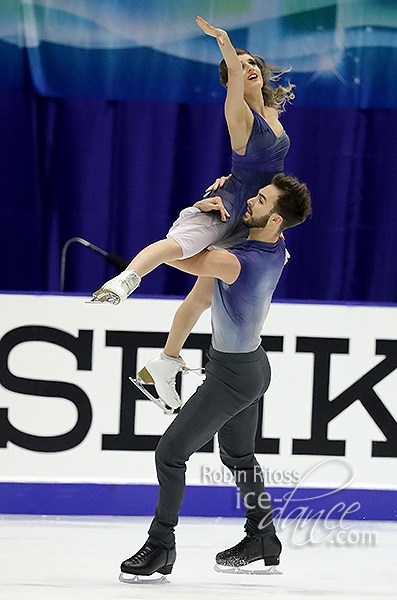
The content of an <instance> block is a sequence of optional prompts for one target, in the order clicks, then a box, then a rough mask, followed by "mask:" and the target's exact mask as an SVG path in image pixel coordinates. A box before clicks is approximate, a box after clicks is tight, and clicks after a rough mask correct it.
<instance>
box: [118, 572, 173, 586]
mask: <svg viewBox="0 0 397 600" xmlns="http://www.w3.org/2000/svg"><path fill="white" fill-rule="evenodd" d="M153 575H157V577H153ZM153 575H129V574H128V573H120V575H119V581H120V583H132V584H135V585H137V584H140V583H150V584H152V585H158V584H162V583H171V581H170V580H169V579H167V577H166V576H165V575H161V576H160V577H159V575H160V574H159V573H153Z"/></svg>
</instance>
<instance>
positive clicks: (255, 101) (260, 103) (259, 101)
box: [244, 92, 266, 117]
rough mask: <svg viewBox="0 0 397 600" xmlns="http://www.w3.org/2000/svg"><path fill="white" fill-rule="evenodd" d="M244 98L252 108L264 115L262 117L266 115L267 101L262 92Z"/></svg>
mask: <svg viewBox="0 0 397 600" xmlns="http://www.w3.org/2000/svg"><path fill="white" fill-rule="evenodd" d="M244 100H245V101H246V103H247V104H248V106H249V107H250V108H251V109H252V110H254V111H255V112H257V113H258V114H260V115H262V117H264V116H265V112H266V111H265V101H264V99H263V96H262V92H260V93H259V94H254V95H252V96H248V95H247V96H245V97H244Z"/></svg>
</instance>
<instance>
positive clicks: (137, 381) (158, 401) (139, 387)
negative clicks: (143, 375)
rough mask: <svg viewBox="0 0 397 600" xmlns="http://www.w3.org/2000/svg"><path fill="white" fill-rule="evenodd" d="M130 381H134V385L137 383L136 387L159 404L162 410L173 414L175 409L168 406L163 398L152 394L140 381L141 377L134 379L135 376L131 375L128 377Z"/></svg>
mask: <svg viewBox="0 0 397 600" xmlns="http://www.w3.org/2000/svg"><path fill="white" fill-rule="evenodd" d="M128 379H129V380H130V381H132V383H133V384H134V385H136V387H137V388H138V390H140V391H141V392H142V394H144V395H145V396H146V398H148V399H149V400H150V401H151V402H153V403H154V404H155V405H156V406H158V407H159V408H161V410H162V411H163V412H164V413H165V414H166V415H173V414H174V412H175V409H173V408H170V407H169V406H167V404H166V403H165V402H164V401H163V400H161V398H156V397H155V396H153V394H151V393H150V392H149V391H148V390H147V389H146V388H145V387H144V386H143V384H142V383H141V382H140V380H139V379H134V378H133V377H129V378H128Z"/></svg>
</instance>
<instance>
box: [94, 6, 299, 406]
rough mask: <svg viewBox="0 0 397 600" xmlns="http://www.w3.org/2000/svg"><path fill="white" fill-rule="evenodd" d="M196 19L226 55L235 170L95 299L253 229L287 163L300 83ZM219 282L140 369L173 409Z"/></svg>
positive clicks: (117, 296) (201, 291)
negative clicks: (288, 127)
mask: <svg viewBox="0 0 397 600" xmlns="http://www.w3.org/2000/svg"><path fill="white" fill-rule="evenodd" d="M196 22H197V24H198V25H199V27H201V29H202V30H203V31H204V33H206V34H207V35H209V36H211V37H215V38H216V40H217V42H218V45H219V48H220V50H221V53H222V56H223V60H222V62H221V64H220V69H219V71H220V79H221V83H222V84H223V85H224V86H225V87H226V89H227V93H226V100H225V118H226V123H227V127H228V131H229V135H230V141H231V147H232V169H231V171H232V174H231V177H230V178H223V179H222V183H224V185H223V187H222V188H221V189H218V190H216V188H217V187H218V185H215V190H212V191H211V195H210V196H209V197H207V198H204V199H203V200H200V201H199V202H196V204H194V206H191V207H188V208H186V209H184V210H183V211H182V212H181V213H180V216H179V218H178V219H177V221H175V223H174V224H173V225H172V227H171V229H170V230H169V232H168V234H167V237H166V239H163V240H159V241H157V242H155V243H154V244H151V245H150V246H147V247H146V248H144V249H143V250H142V251H141V252H139V253H138V254H137V256H136V257H135V258H134V259H133V260H132V261H131V263H130V264H129V265H128V267H127V269H126V270H125V271H123V272H122V273H120V274H119V275H117V276H116V277H114V278H113V279H110V280H109V281H107V282H106V283H104V284H103V286H102V287H101V288H100V289H99V290H98V291H96V292H94V294H93V300H95V301H99V302H108V303H111V304H119V303H120V302H122V301H123V300H124V299H125V298H127V297H128V296H129V295H130V294H131V293H132V292H133V291H134V290H135V289H136V288H137V287H138V286H139V284H140V281H141V278H142V277H144V276H145V275H147V274H148V273H150V272H151V271H152V270H153V269H155V268H156V267H158V266H159V265H160V264H163V263H170V264H172V263H173V262H174V261H175V262H174V264H173V266H176V267H177V262H178V261H179V260H183V259H185V258H189V257H191V256H194V255H195V254H197V253H199V252H200V251H201V250H203V249H205V248H208V247H210V246H213V245H217V246H220V247H227V246H232V245H236V244H238V243H241V242H243V241H244V240H245V239H246V237H247V233H248V232H247V229H246V227H245V225H244V224H243V221H242V216H243V214H244V213H245V211H246V201H247V199H248V198H250V197H252V196H255V195H256V194H257V191H258V189H259V188H262V187H264V186H266V185H267V184H269V183H270V182H271V180H272V178H273V176H274V175H275V174H276V173H279V172H282V171H283V168H284V157H285V155H286V153H287V151H288V148H289V138H288V136H287V134H286V133H285V131H284V129H283V126H282V125H281V123H280V121H279V119H278V116H279V113H281V112H282V111H283V110H284V107H285V103H286V102H287V101H291V100H292V99H293V98H294V94H293V92H292V89H293V87H294V86H293V85H292V84H289V85H288V86H287V87H282V86H281V85H279V86H278V87H277V88H274V87H272V86H271V85H270V82H272V81H277V79H278V78H279V77H280V75H282V74H283V73H285V72H286V71H277V70H276V69H274V68H273V67H271V66H270V65H267V64H266V63H265V61H264V60H263V59H262V58H261V57H259V56H255V55H251V54H250V53H249V52H247V51H246V50H243V49H237V50H235V49H234V47H233V45H232V43H231V41H230V39H229V36H228V34H227V33H226V31H224V30H222V29H218V28H215V27H212V26H211V25H209V23H207V22H206V21H205V20H204V19H202V18H201V17H197V19H196ZM215 192H216V193H217V195H215ZM214 211H219V212H214ZM212 289H213V280H212V278H210V277H200V278H198V280H197V282H196V284H195V285H194V287H193V289H192V291H191V292H190V294H189V295H188V296H187V297H186V299H185V301H184V302H183V304H182V305H181V306H180V307H179V309H178V311H177V312H176V314H175V318H174V321H173V324H172V328H171V331H170V334H169V336H168V339H167V343H166V345H165V347H164V351H163V352H162V353H161V355H160V357H159V358H157V359H153V360H151V361H149V362H148V364H147V365H146V367H145V368H144V369H142V371H140V373H139V376H140V378H141V379H142V380H143V381H144V382H145V383H154V384H155V387H156V390H157V393H158V395H159V397H160V398H161V399H162V400H163V401H164V402H165V404H166V405H167V406H169V407H171V408H173V409H175V408H178V407H179V406H180V404H181V401H180V398H179V395H178V393H177V392H176V389H175V376H176V374H177V373H178V372H179V371H181V370H183V369H185V368H186V366H185V362H184V361H183V359H182V358H180V356H179V352H180V350H181V348H182V346H183V344H184V343H185V341H186V338H187V337H188V335H189V333H190V331H191V330H192V328H193V326H194V325H195V323H196V322H197V320H198V318H199V316H200V315H201V314H202V312H203V311H204V310H205V309H207V308H208V307H209V306H211V299H212Z"/></svg>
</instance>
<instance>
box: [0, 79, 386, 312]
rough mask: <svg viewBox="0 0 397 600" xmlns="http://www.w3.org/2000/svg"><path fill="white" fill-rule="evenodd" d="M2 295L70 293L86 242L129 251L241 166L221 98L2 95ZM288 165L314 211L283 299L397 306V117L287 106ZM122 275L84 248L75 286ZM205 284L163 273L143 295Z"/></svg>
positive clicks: (279, 293)
mask: <svg viewBox="0 0 397 600" xmlns="http://www.w3.org/2000/svg"><path fill="white" fill-rule="evenodd" d="M0 114H1V136H0V169H1V171H0V197H1V202H0V222H1V225H2V236H1V239H0V251H1V257H2V260H1V266H0V289H2V290H39V291H41V290H44V291H58V290H59V278H60V261H61V249H62V246H63V244H64V243H65V242H66V241H67V240H68V239H69V238H72V237H75V236H81V237H83V238H85V239H87V240H89V241H90V242H92V243H94V244H96V245H97V246H99V247H101V248H104V249H105V250H107V251H110V252H117V253H118V254H121V255H123V256H125V257H126V258H131V257H132V256H133V255H134V254H135V253H136V252H138V251H139V250H140V249H141V248H142V247H143V246H145V245H147V244H149V243H151V242H153V241H154V240H156V239H158V238H161V237H163V236H164V235H165V234H166V232H167V230H168V228H169V226H170V225H171V223H172V221H173V220H174V219H175V218H176V216H177V215H178V212H179V211H180V210H181V209H182V208H184V207H185V206H188V205H189V204H192V203H193V202H195V201H196V200H197V199H198V198H200V197H201V194H202V193H203V191H204V189H205V187H206V186H207V185H208V184H209V183H211V182H212V181H213V180H214V178H215V177H216V176H218V175H220V174H225V173H228V172H229V170H230V146H229V140H228V135H227V131H226V127H225V123H224V116H223V107H222V106H221V105H219V106H217V105H200V104H195V105H186V104H169V103H162V102H158V103H155V102H132V101H130V102H121V101H120V102H117V101H105V100H94V99H60V98H42V97H35V96H33V95H31V94H30V92H29V90H26V91H25V92H15V91H9V92H1V93H0ZM282 121H283V124H284V126H285V129H286V131H287V132H288V135H289V137H290V139H291V148H290V151H289V153H288V154H287V157H286V161H285V170H286V172H289V173H292V174H294V175H296V176H298V177H299V178H300V179H301V180H303V181H305V182H306V183H307V184H308V186H309V188H310V190H311V193H312V196H313V209H314V214H313V219H312V220H311V221H308V222H306V223H305V224H304V225H301V226H299V227H297V228H295V229H292V230H288V231H287V232H286V238H287V247H288V249H289V251H290V252H291V259H290V261H289V264H288V265H287V267H286V269H285V270H284V273H283V276H282V277H281V280H280V282H279V285H278V288H277V290H276V294H275V297H276V298H287V299H293V298H297V299H318V300H358V301H375V302H376V301H381V302H382V301H384V302H396V301H397V287H396V285H395V281H396V280H397V256H396V253H395V252H394V240H395V237H396V225H397V214H396V213H397V206H396V202H395V189H396V188H397V170H396V168H395V165H396V162H397V142H396V132H397V111H395V110H379V109H378V110H375V109H374V110H359V109H337V108H313V107H306V108H304V107H296V106H291V107H289V108H288V111H287V113H286V114H285V116H284V117H283V119H282ZM115 273H116V270H115V268H114V267H111V266H108V265H107V264H106V263H105V261H104V259H103V257H101V256H99V255H97V254H95V253H93V252H91V251H90V250H88V249H86V248H83V247H81V246H77V245H73V246H71V247H70V249H69V251H68V261H67V268H66V286H65V289H66V290H67V291H78V292H87V293H88V292H90V291H92V290H94V289H97V287H99V285H101V284H102V283H103V281H105V279H106V278H108V277H109V276H112V275H113V274H115ZM192 281H193V278H192V277H190V276H187V275H185V274H182V273H179V272H177V271H176V270H173V269H171V268H168V267H161V268H160V269H158V270H157V271H156V272H155V273H152V274H150V275H149V276H148V277H146V278H145V280H144V281H143V283H142V286H141V288H140V293H142V294H175V295H184V294H186V293H187V291H188V290H189V288H190V286H191V284H192Z"/></svg>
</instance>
